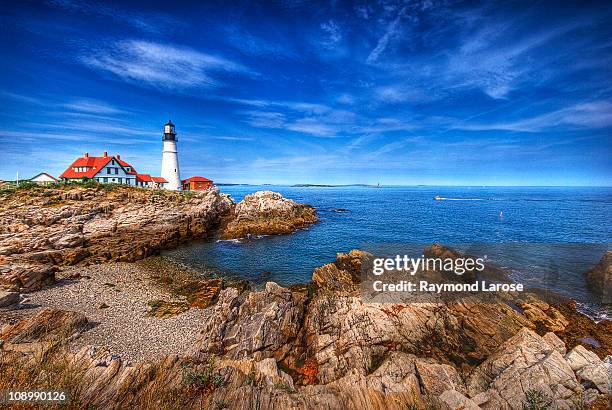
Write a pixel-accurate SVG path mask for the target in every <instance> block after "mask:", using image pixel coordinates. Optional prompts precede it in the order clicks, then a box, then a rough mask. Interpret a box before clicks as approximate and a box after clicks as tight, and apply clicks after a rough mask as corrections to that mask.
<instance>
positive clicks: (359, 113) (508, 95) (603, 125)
mask: <svg viewBox="0 0 612 410" xmlns="http://www.w3.org/2000/svg"><path fill="white" fill-rule="evenodd" d="M259 3H261V4H257V2H250V1H244V2H239V1H235V2H226V3H224V4H223V5H222V6H219V5H215V4H212V3H211V4H206V3H205V2H200V1H198V2H193V3H188V2H180V1H174V2H168V1H164V2H151V1H142V2H128V1H118V2H99V1H82V2H77V1H71V0H50V1H48V2H28V1H21V2H12V3H11V4H6V5H4V6H3V7H2V10H0V13H1V14H0V36H1V38H2V42H1V43H0V48H1V49H2V50H1V51H2V64H1V65H0V103H1V104H2V110H0V122H1V123H0V126H1V128H0V129H1V131H0V142H1V143H2V147H3V149H2V151H0V178H3V179H14V178H15V173H16V172H17V171H19V173H20V175H21V176H22V177H29V176H32V175H34V174H36V173H37V172H40V171H47V172H50V173H52V174H54V175H58V174H59V173H61V172H62V171H63V169H64V168H65V167H66V166H68V165H69V163H70V162H71V161H72V160H73V159H74V158H75V157H76V156H79V155H82V153H83V152H85V151H88V152H90V153H91V154H95V153H101V152H102V151H105V150H106V151H109V152H110V153H120V154H121V155H122V158H124V159H126V160H127V161H129V162H131V163H132V165H134V166H135V167H136V169H137V170H138V171H139V172H149V173H152V174H159V172H160V166H161V130H162V126H163V124H164V123H165V122H166V121H167V120H168V119H169V118H171V119H172V120H173V121H174V122H175V124H176V127H177V132H178V138H179V156H180V161H181V171H182V176H183V177H187V176H191V175H202V176H206V177H208V178H211V179H214V180H215V181H217V182H233V183H281V184H282V183H337V184H347V183H377V182H380V183H381V184H443V185H606V186H610V185H612V160H611V158H612V155H610V153H611V148H612V74H611V71H610V67H611V65H612V24H610V23H611V22H612V6H610V3H609V2H608V4H607V5H606V3H604V2H601V3H590V2H580V5H572V4H571V3H563V2H558V1H555V2H545V1H541V2H509V1H503V2H501V1H500V2H483V3H475V2H469V3H467V2H453V1H443V2H438V1H380V2H350V3H345V2H339V1H338V2H321V3H314V2H309V1H279V2H259ZM264 3H265V4H264ZM575 3H578V2H575Z"/></svg>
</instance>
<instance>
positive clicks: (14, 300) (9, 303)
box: [0, 290, 19, 308]
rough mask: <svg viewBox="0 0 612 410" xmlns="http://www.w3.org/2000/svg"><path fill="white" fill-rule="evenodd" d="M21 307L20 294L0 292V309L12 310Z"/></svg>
mask: <svg viewBox="0 0 612 410" xmlns="http://www.w3.org/2000/svg"><path fill="white" fill-rule="evenodd" d="M18 305H19V292H10V291H5V290H0V308H11V307H16V306H18Z"/></svg>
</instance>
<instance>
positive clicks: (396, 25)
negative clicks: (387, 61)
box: [366, 7, 406, 64]
mask: <svg viewBox="0 0 612 410" xmlns="http://www.w3.org/2000/svg"><path fill="white" fill-rule="evenodd" d="M405 12H406V7H402V8H401V9H400V10H399V11H398V13H397V16H396V17H395V18H394V19H393V20H391V21H390V22H389V23H388V24H387V26H386V28H385V33H384V34H383V35H382V37H380V38H379V39H378V42H377V43H376V47H374V49H373V50H372V51H371V52H370V54H369V55H368V58H367V59H366V62H367V63H368V64H372V63H375V62H376V61H377V60H378V58H379V57H380V55H381V54H382V53H383V52H384V51H385V49H386V48H387V46H388V45H389V42H390V41H391V40H392V39H394V38H395V37H396V36H397V35H398V34H399V32H400V28H401V20H402V18H403V17H404V13H405Z"/></svg>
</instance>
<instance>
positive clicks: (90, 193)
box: [0, 185, 316, 291]
mask: <svg viewBox="0 0 612 410" xmlns="http://www.w3.org/2000/svg"><path fill="white" fill-rule="evenodd" d="M315 221H316V212H315V211H314V209H313V208H312V207H309V206H307V205H301V204H297V203H296V202H294V201H291V200H288V199H285V198H283V197H282V196H281V195H280V194H277V193H274V192H269V191H265V192H258V193H255V194H252V195H248V196H247V197H246V198H245V199H244V201H242V202H240V203H239V204H238V205H236V204H235V203H234V201H233V200H232V199H231V198H230V197H229V196H228V195H225V194H222V193H220V192H219V190H218V189H213V190H209V191H205V192H171V191H151V190H146V189H138V188H131V187H123V186H113V187H109V186H103V187H93V188H85V187H72V186H70V185H68V186H65V187H63V188H40V187H38V188H30V189H24V190H19V189H18V190H12V191H9V192H5V193H2V194H0V286H2V287H4V288H7V289H12V290H17V289H21V290H23V291H32V290H36V289H40V288H41V287H42V286H44V285H45V284H50V283H52V282H53V281H54V275H55V272H56V270H57V268H58V267H59V266H63V265H75V264H81V265H85V264H92V263H101V262H106V261H129V262H131V261H135V260H138V259H142V258H144V257H147V256H150V255H153V254H156V253H158V252H159V251H160V250H161V249H166V248H172V247H176V246H177V245H179V244H180V243H182V242H185V241H189V240H192V239H197V238H206V237H210V236H212V235H217V234H218V233H219V232H218V230H219V228H220V227H221V228H222V231H221V234H222V235H223V237H225V238H238V237H242V236H245V235H246V234H249V233H251V234H283V233H289V232H292V231H293V230H295V229H297V228H300V227H303V226H305V225H307V224H310V223H313V222H315Z"/></svg>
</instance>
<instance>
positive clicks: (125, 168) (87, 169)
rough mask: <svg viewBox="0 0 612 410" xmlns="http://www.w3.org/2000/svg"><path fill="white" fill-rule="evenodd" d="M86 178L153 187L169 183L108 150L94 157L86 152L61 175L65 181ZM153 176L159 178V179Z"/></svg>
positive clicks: (101, 181) (103, 181)
mask: <svg viewBox="0 0 612 410" xmlns="http://www.w3.org/2000/svg"><path fill="white" fill-rule="evenodd" d="M84 178H89V179H93V180H95V181H97V182H100V183H111V184H112V183H114V184H126V185H134V186H141V187H151V188H163V187H164V184H166V183H167V181H166V180H165V179H163V178H161V177H151V175H149V174H139V173H138V172H137V171H136V169H135V168H134V167H133V166H132V165H131V164H129V163H128V162H126V161H124V160H123V159H121V156H120V155H115V156H113V155H108V152H106V151H105V152H104V154H103V155H102V156H101V157H92V156H90V155H89V153H87V152H86V153H85V154H84V155H83V156H82V157H79V158H77V159H76V160H75V161H74V162H73V163H72V164H71V165H70V166H69V167H68V168H67V169H66V170H65V171H64V172H63V173H62V174H61V175H60V179H61V180H63V181H82V180H83V179H84ZM153 178H157V180H154V179H153Z"/></svg>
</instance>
